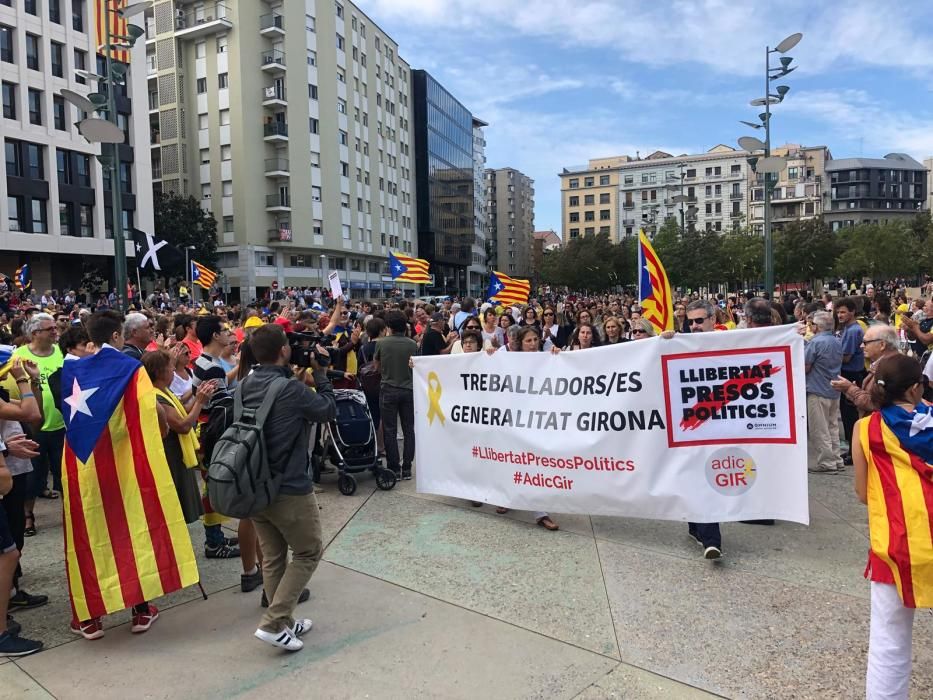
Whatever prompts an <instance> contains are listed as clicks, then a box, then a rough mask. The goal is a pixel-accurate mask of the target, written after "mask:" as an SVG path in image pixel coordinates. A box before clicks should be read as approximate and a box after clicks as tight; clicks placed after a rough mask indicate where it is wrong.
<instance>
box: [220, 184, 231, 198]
mask: <svg viewBox="0 0 933 700" xmlns="http://www.w3.org/2000/svg"><path fill="white" fill-rule="evenodd" d="M221 192H222V194H223V196H224V197H232V196H233V180H224V181H223V182H222V183H221Z"/></svg>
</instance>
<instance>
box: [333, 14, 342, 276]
mask: <svg viewBox="0 0 933 700" xmlns="http://www.w3.org/2000/svg"><path fill="white" fill-rule="evenodd" d="M334 6H335V7H336V8H337V17H339V18H340V19H343V5H341V4H340V3H339V2H336V3H334ZM340 269H341V270H342V269H343V267H341V268H340Z"/></svg>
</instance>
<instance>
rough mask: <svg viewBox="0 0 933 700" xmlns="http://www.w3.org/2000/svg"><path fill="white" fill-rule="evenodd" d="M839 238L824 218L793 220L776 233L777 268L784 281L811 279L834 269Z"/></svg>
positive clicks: (778, 277) (775, 260)
mask: <svg viewBox="0 0 933 700" xmlns="http://www.w3.org/2000/svg"><path fill="white" fill-rule="evenodd" d="M837 245H838V241H837V238H836V236H834V235H833V233H832V231H830V230H829V226H827V225H826V224H825V223H824V222H823V220H822V219H807V220H805V221H800V220H797V221H792V222H791V223H789V224H787V225H786V226H784V228H782V229H780V230H778V231H775V233H774V272H775V277H776V278H777V279H778V280H780V281H782V282H785V283H786V282H810V283H813V282H814V281H815V280H817V279H819V278H823V277H826V276H827V275H828V274H829V273H830V272H832V269H833V263H834V261H835V259H836V255H837V252H838V251H837Z"/></svg>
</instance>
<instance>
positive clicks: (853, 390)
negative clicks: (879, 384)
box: [830, 324, 900, 418]
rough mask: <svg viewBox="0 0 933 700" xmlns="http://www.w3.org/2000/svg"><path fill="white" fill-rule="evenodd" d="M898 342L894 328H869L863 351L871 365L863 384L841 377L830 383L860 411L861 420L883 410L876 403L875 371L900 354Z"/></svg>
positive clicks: (863, 342)
mask: <svg viewBox="0 0 933 700" xmlns="http://www.w3.org/2000/svg"><path fill="white" fill-rule="evenodd" d="M898 340H899V339H898V337H897V331H896V330H894V328H893V326H887V325H881V324H879V325H876V326H869V327H868V330H867V331H865V336H864V338H863V339H862V351H863V352H864V353H865V357H866V358H867V359H868V361H869V362H870V363H871V364H870V366H869V368H868V373H867V374H866V375H865V379H863V380H862V382H861V384H857V383H855V382H852V381H850V380H848V379H846V378H845V377H843V376H841V375H840V376H838V377H836V379H833V380H832V381H831V382H830V384H831V385H832V388H833V389H835V390H836V391H840V392H842V395H843V396H845V398H847V399H848V400H849V401H851V402H852V404H853V405H854V406H855V407H856V408H857V409H858V412H859V418H864V417H865V416H867V415H869V414H870V413H872V412H873V411H878V410H880V409H881V406H879V405H878V404H877V403H876V402H875V400H874V398H873V392H872V388H873V387H874V386H875V369H876V368H877V367H878V363H879V362H880V361H881V360H883V359H884V358H886V357H890V356H891V355H898V354H900V350H899V349H898Z"/></svg>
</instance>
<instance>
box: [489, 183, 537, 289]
mask: <svg viewBox="0 0 933 700" xmlns="http://www.w3.org/2000/svg"><path fill="white" fill-rule="evenodd" d="M534 198H535V189H534V180H532V179H531V178H530V177H528V176H527V175H525V174H523V173H521V172H520V171H518V170H516V169H515V168H496V169H490V170H487V171H486V201H487V210H486V211H487V216H486V220H487V223H488V233H489V239H490V240H491V241H492V243H491V244H490V246H491V247H493V248H494V249H495V256H494V258H493V260H494V269H496V270H499V271H500V272H505V273H506V274H508V275H509V276H513V275H514V276H516V277H522V278H526V277H531V275H532V272H533V262H532V254H533V249H534V230H535V212H534V210H535V199H534Z"/></svg>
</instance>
